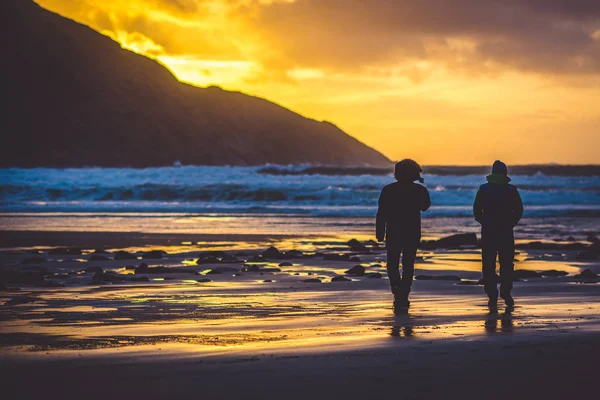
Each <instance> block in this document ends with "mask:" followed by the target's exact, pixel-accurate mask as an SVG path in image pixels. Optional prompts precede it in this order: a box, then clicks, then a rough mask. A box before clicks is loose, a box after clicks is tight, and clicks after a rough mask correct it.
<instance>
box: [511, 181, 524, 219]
mask: <svg viewBox="0 0 600 400" xmlns="http://www.w3.org/2000/svg"><path fill="white" fill-rule="evenodd" d="M514 201H515V206H514V209H513V213H514V216H515V219H514V224H513V226H516V225H517V224H518V223H519V221H520V220H521V218H522V217H523V200H522V199H521V195H520V194H519V189H517V188H516V187H515V200H514Z"/></svg>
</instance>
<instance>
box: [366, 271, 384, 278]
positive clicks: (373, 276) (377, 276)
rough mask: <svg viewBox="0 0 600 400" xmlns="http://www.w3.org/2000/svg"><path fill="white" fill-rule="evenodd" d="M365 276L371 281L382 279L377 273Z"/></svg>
mask: <svg viewBox="0 0 600 400" xmlns="http://www.w3.org/2000/svg"><path fill="white" fill-rule="evenodd" d="M365 276H366V277H367V278H372V279H381V278H382V277H383V275H381V274H380V273H379V272H369V273H368V274H366V275H365Z"/></svg>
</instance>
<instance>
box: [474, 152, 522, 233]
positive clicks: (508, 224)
mask: <svg viewBox="0 0 600 400" xmlns="http://www.w3.org/2000/svg"><path fill="white" fill-rule="evenodd" d="M487 181H488V183H486V184H483V185H481V186H480V187H479V191H478V192H477V195H476V196H475V202H474V203H473V215H474V216H475V220H476V221H477V222H479V223H480V224H481V226H482V234H483V235H485V234H486V233H487V234H491V233H495V234H503V233H506V234H512V229H513V228H514V227H515V225H517V223H519V221H520V220H521V217H522V216H523V201H522V200H521V196H520V195H519V191H518V190H517V188H516V187H515V186H513V185H511V184H509V183H508V182H510V178H509V177H508V176H507V175H506V165H504V163H501V162H499V161H497V162H496V163H494V169H493V170H492V174H490V175H488V176H487Z"/></svg>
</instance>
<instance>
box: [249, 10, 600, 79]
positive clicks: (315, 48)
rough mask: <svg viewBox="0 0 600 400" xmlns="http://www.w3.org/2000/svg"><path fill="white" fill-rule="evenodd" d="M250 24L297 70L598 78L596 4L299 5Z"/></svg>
mask: <svg viewBox="0 0 600 400" xmlns="http://www.w3.org/2000/svg"><path fill="white" fill-rule="evenodd" d="M249 18H250V17H249ZM251 21H252V22H253V23H254V28H255V29H257V30H258V31H260V32H262V33H263V35H264V37H265V38H267V39H268V40H269V41H270V43H271V45H272V46H273V48H274V49H276V50H279V51H280V52H281V54H282V57H283V58H285V59H286V61H287V63H288V64H294V65H300V66H312V67H319V68H335V69H339V68H358V67H363V66H368V65H371V64H384V63H388V64H395V63H398V62H402V61H412V60H428V61H433V62H441V63H445V64H447V65H450V66H459V67H461V68H463V69H469V70H471V71H472V72H476V71H477V70H478V69H481V68H484V67H485V68H488V67H489V66H490V65H498V66H506V65H508V66H511V67H514V68H517V69H523V70H533V71H540V72H549V73H600V41H599V40H594V39H593V38H592V33H593V32H594V31H595V30H600V1H598V0H593V1H592V0H447V1H440V0H419V1H391V0H390V1H385V0H378V1H363V0H298V1H296V2H294V3H286V2H275V3H272V4H270V5H267V6H264V7H261V9H260V12H258V14H257V16H255V17H254V18H252V19H251ZM449 39H460V40H464V41H467V42H470V43H473V44H474V47H473V48H472V49H470V50H466V49H463V48H456V47H455V46H453V45H452V44H451V43H450V42H449Z"/></svg>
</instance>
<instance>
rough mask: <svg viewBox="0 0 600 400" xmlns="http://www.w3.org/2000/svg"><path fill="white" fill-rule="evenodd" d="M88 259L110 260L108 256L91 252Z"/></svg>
mask: <svg viewBox="0 0 600 400" xmlns="http://www.w3.org/2000/svg"><path fill="white" fill-rule="evenodd" d="M88 261H110V258H108V257H106V256H103V255H101V254H93V255H92V256H91V257H90V258H88Z"/></svg>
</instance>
